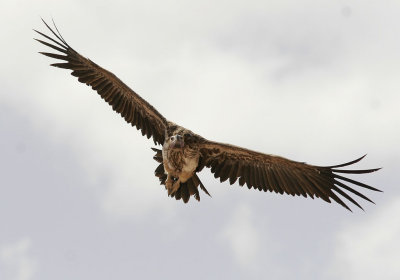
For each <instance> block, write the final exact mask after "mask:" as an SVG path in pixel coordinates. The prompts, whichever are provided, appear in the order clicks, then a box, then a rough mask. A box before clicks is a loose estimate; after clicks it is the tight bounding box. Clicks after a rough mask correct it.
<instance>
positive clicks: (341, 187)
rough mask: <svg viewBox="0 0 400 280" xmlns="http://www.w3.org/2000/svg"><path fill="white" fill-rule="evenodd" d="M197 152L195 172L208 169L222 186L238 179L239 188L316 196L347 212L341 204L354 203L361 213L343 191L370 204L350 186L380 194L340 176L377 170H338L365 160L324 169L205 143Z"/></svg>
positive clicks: (233, 147) (226, 145)
mask: <svg viewBox="0 0 400 280" xmlns="http://www.w3.org/2000/svg"><path fill="white" fill-rule="evenodd" d="M200 151H201V160H200V166H199V168H198V171H200V170H201V169H202V168H203V167H204V166H206V167H210V168H211V172H212V173H214V177H215V178H220V181H221V182H224V181H226V180H228V179H229V183H230V184H231V185H232V184H234V183H235V182H236V180H237V179H239V185H240V186H243V185H244V184H246V185H247V187H248V188H249V189H250V188H254V189H258V190H260V191H261V190H263V191H271V192H272V191H274V192H277V193H280V194H283V193H287V194H291V195H293V196H294V195H302V196H304V197H307V196H310V197H311V198H314V196H315V197H320V198H322V199H323V200H325V201H327V202H329V203H330V199H333V200H335V201H336V202H337V203H339V204H341V205H342V206H343V207H345V208H346V209H348V210H350V208H349V207H348V206H347V205H346V203H344V202H343V200H342V199H343V198H345V199H347V200H348V201H350V202H352V203H354V204H355V205H357V206H358V207H360V208H361V209H362V207H361V206H360V204H358V203H357V201H355V200H354V199H353V198H352V197H351V196H350V195H349V194H347V193H346V192H344V191H348V192H351V193H353V194H355V195H356V196H358V197H361V198H363V199H365V200H368V201H370V202H372V201H371V200H370V199H369V198H368V197H366V196H365V195H363V194H361V193H360V192H358V191H357V190H355V189H354V188H352V187H350V186H349V184H353V185H356V186H359V187H363V188H366V189H369V190H373V191H380V190H378V189H376V188H373V187H371V186H368V185H366V184H363V183H360V182H357V181H355V180H352V179H349V178H346V177H344V176H341V175H339V174H341V173H344V174H363V173H370V172H374V171H377V170H379V169H380V168H376V169H366V170H347V169H341V167H344V166H348V165H351V164H354V163H356V162H358V161H360V160H361V159H362V158H364V156H363V157H361V158H359V159H356V160H354V161H351V162H347V163H344V164H340V165H335V166H326V167H323V166H314V165H309V164H306V163H303V162H296V161H292V160H289V159H286V158H283V157H279V156H273V155H267V154H262V153H258V152H254V151H251V150H247V149H244V148H240V147H236V146H232V145H228V144H222V143H216V142H211V141H208V140H205V141H204V142H203V143H201V144H200ZM340 196H341V197H340ZM350 211H351V210H350Z"/></svg>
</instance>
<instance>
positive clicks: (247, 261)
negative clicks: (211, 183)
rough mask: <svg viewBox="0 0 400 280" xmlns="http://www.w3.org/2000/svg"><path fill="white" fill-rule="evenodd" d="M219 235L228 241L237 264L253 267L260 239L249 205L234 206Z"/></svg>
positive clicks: (247, 267)
mask: <svg viewBox="0 0 400 280" xmlns="http://www.w3.org/2000/svg"><path fill="white" fill-rule="evenodd" d="M220 237H221V238H222V239H223V240H226V241H227V242H228V245H229V246H230V249H231V250H232V253H233V257H234V259H235V260H236V262H237V263H238V264H239V266H241V267H242V268H246V269H249V268H250V269H253V264H254V262H255V261H256V260H257V256H258V253H259V248H260V242H261V240H260V234H259V232H258V230H257V226H256V225H255V223H254V215H253V213H252V211H251V208H250V207H249V206H247V205H244V204H242V205H240V206H238V207H237V208H236V211H235V212H234V213H233V215H232V217H231V220H230V221H229V222H228V223H227V224H226V225H225V226H224V228H223V230H222V232H221V235H220ZM264 237H265V236H264Z"/></svg>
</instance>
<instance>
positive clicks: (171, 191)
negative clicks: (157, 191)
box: [168, 179, 181, 196]
mask: <svg viewBox="0 0 400 280" xmlns="http://www.w3.org/2000/svg"><path fill="white" fill-rule="evenodd" d="M180 186H181V181H180V180H179V179H178V180H176V181H175V182H174V183H173V184H172V186H171V187H170V188H168V195H169V196H173V195H174V194H175V193H176V192H177V190H179V187H180Z"/></svg>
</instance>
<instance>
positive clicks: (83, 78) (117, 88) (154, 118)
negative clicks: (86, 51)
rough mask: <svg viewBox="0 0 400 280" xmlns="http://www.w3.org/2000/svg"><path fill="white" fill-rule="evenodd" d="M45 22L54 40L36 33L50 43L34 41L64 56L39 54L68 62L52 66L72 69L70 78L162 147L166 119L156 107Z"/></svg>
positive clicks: (46, 53)
mask: <svg viewBox="0 0 400 280" xmlns="http://www.w3.org/2000/svg"><path fill="white" fill-rule="evenodd" d="M42 21H43V22H44V24H45V25H46V26H47V28H48V29H49V30H50V31H51V33H52V34H53V35H54V36H55V38H51V37H50V36H47V35H45V34H44V33H42V32H39V31H37V30H35V31H36V32H37V33H39V34H40V35H42V36H43V37H44V38H46V39H47V40H49V41H48V42H46V41H42V40H39V39H35V40H37V41H38V42H40V43H42V44H44V45H46V46H48V47H50V48H52V49H53V50H56V51H58V52H60V53H61V54H59V53H48V52H40V53H41V54H43V55H46V56H49V57H52V58H56V59H60V60H63V61H65V62H62V63H53V64H51V66H55V67H59V68H65V69H69V70H72V73H71V75H73V76H75V77H77V78H78V81H79V82H81V83H85V84H86V85H88V86H91V87H92V89H94V90H95V91H97V93H98V94H99V95H100V96H101V97H102V98H103V99H104V100H105V101H106V102H107V103H108V104H110V105H111V106H112V108H113V110H114V111H116V112H118V113H119V114H120V115H121V116H122V117H123V118H124V119H125V120H126V121H127V122H128V123H130V124H131V125H132V126H136V128H137V129H140V130H141V132H142V135H146V136H147V138H150V137H153V140H154V143H156V144H161V145H162V144H163V143H164V137H165V136H164V133H165V129H166V127H167V120H166V119H165V118H164V117H163V116H162V115H161V114H160V113H159V112H158V111H157V110H156V109H155V108H154V107H153V106H151V105H150V104H149V103H148V102H147V101H146V100H144V99H143V98H141V97H140V96H139V95H138V94H137V93H136V92H134V91H133V90H131V89H130V88H129V87H128V86H127V85H125V84H124V83H123V82H122V81H121V80H120V79H118V78H117V77H116V76H115V75H114V74H113V73H111V72H109V71H107V70H106V69H103V68H101V67H100V66H98V65H97V64H96V63H94V62H92V61H91V60H89V59H87V58H85V57H83V56H82V55H80V54H79V53H78V52H76V51H75V50H74V49H73V48H71V47H70V46H69V45H68V44H67V42H66V41H65V40H64V38H63V37H62V36H61V34H60V32H59V31H58V29H57V27H56V26H55V25H54V27H55V30H53V29H52V28H51V27H50V26H49V25H48V24H47V23H46V22H45V21H44V20H43V19H42Z"/></svg>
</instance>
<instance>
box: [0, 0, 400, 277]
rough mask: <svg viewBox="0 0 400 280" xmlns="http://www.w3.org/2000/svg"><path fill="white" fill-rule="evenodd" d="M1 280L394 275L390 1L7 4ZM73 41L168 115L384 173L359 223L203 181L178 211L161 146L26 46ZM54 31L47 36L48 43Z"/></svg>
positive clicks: (224, 138)
mask: <svg viewBox="0 0 400 280" xmlns="http://www.w3.org/2000/svg"><path fill="white" fill-rule="evenodd" d="M0 8H1V9H0V26H1V27H0V30H1V41H2V48H1V52H0V58H1V64H0V84H1V90H0V225H1V228H0V279H1V280H53V279H58V280H64V279H65V280H67V279H68V280H70V279H74V280H80V279H82V280H86V279H97V280H103V279H160V278H166V279H169V278H174V279H177V280H178V279H187V278H190V279H222V278H225V279H284V280H286V279H307V280H310V279H311V280H312V279H364V280H368V279H371V280H372V279H377V278H381V277H384V279H399V278H400V265H399V264H400V253H399V252H400V240H399V238H398V237H399V236H400V219H399V216H400V189H399V187H398V179H397V175H398V162H399V161H400V148H399V144H398V143H400V130H399V128H400V110H399V108H400V83H399V74H400V68H399V67H400V66H399V65H400V52H399V50H400V34H399V30H400V17H399V14H400V2H399V1H397V0H388V1H380V2H378V1H362V0H341V1H332V0H329V1H328V0H326V1H321V0H302V1H294V0H293V1H289V0H279V1H252V0H247V1H209V0H206V1H172V0H167V1H119V0H115V1H109V2H107V1H103V0H101V1H64V0H61V1H27V0H21V1H10V0H6V1H2V4H1V5H0ZM40 17H43V18H44V19H45V20H47V21H51V18H54V20H55V21H56V23H57V25H58V28H59V29H60V31H61V33H62V35H63V36H64V38H65V39H66V40H67V42H68V43H69V44H70V45H71V46H72V47H73V48H74V49H76V50H77V51H79V52H80V53H81V54H82V55H84V56H86V57H89V58H90V59H91V60H93V61H94V62H96V63H97V64H99V65H101V66H102V67H104V68H106V69H108V70H110V71H112V72H113V73H114V74H116V75H117V76H118V77H119V78H120V79H122V80H123V81H124V82H125V83H126V84H128V85H129V86H130V87H131V88H133V89H134V90H135V91H136V92H138V93H139V94H140V95H141V96H142V97H143V98H145V99H146V100H147V101H148V102H150V103H151V104H153V105H154V107H156V108H157V109H158V111H159V112H161V113H162V114H163V115H164V116H165V117H166V118H167V119H169V120H171V121H174V122H176V123H178V124H180V125H183V126H185V127H187V128H189V129H191V130H192V131H194V132H195V133H198V134H200V135H202V136H203V137H206V138H208V139H212V140H215V141H221V142H227V143H231V144H235V145H239V146H244V147H247V148H250V149H253V150H258V151H261V152H265V153H271V154H277V155H281V156H284V157H288V158H290V159H293V160H297V161H306V162H308V163H311V164H318V165H334V164H339V163H343V162H346V161H350V160H353V159H355V158H357V157H359V156H361V155H363V154H365V153H367V154H368V155H367V157H366V158H365V159H364V160H363V161H362V162H360V163H359V164H357V165H356V166H355V168H375V167H383V169H382V170H380V171H378V172H375V173H372V174H366V175H362V176H358V177H352V178H356V179H358V180H360V181H362V182H365V183H367V184H370V185H372V186H374V187H377V188H379V189H382V190H383V191H384V192H383V193H375V192H370V191H368V190H365V191H363V193H364V194H366V195H367V196H368V197H370V198H371V199H372V200H373V201H375V203H376V205H374V204H371V203H368V202H365V201H360V202H361V205H362V206H363V207H364V209H365V212H363V211H362V210H360V209H356V207H352V209H353V213H351V212H349V211H347V210H345V209H344V208H343V207H341V206H340V205H338V204H335V203H332V204H328V203H325V202H324V201H322V200H318V199H315V200H312V199H310V198H308V199H305V198H303V197H292V196H287V195H285V196H281V195H277V194H274V193H263V192H262V193H261V192H259V191H255V190H248V189H247V188H246V187H245V188H241V187H240V186H239V185H238V184H235V185H234V186H230V185H229V184H228V183H227V182H225V183H223V184H221V183H219V181H218V180H215V179H214V177H213V176H212V174H211V173H210V171H209V170H203V171H202V172H201V173H200V174H199V177H200V178H201V180H202V181H203V183H204V185H205V186H206V188H207V189H208V190H209V192H210V193H211V195H212V198H210V197H207V196H206V195H204V194H201V202H200V203H199V202H197V201H195V200H193V199H191V201H190V202H189V203H188V204H183V202H182V201H176V200H174V199H171V198H169V197H167V193H166V191H165V189H164V187H163V186H160V185H159V182H158V178H156V177H155V176H154V169H155V168H156V167H157V163H156V162H155V161H154V160H153V159H152V157H153V151H151V149H150V148H151V147H154V144H153V142H152V141H151V140H148V139H147V138H145V137H142V136H141V134H140V133H139V132H138V131H137V130H136V129H135V128H132V127H131V126H130V125H128V124H126V123H125V121H124V120H123V119H122V118H121V117H120V116H118V115H117V114H116V113H115V112H113V111H112V110H111V108H110V107H109V106H108V105H107V104H106V103H105V102H104V101H103V100H102V99H101V98H100V97H99V96H98V95H97V94H96V93H95V92H94V91H92V90H91V89H90V88H89V87H87V86H85V85H83V84H80V83H79V82H78V81H77V80H76V79H75V78H74V77H72V76H70V75H69V73H68V71H66V70H61V69H55V68H52V67H49V64H50V63H53V62H54V60H52V59H50V58H47V57H44V56H41V55H39V54H38V52H39V51H48V50H49V49H48V48H46V47H45V46H41V45H40V44H38V43H37V42H35V41H34V40H33V39H32V38H33V37H37V36H36V35H35V34H34V32H33V31H32V29H38V30H40V31H46V29H45V26H44V25H43V23H42V22H41V20H40ZM46 32H47V31H46Z"/></svg>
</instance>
